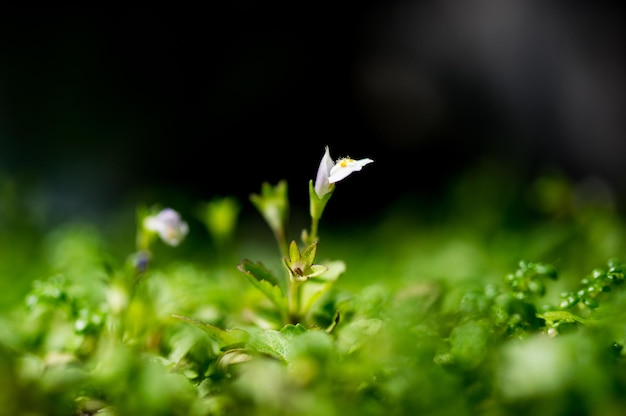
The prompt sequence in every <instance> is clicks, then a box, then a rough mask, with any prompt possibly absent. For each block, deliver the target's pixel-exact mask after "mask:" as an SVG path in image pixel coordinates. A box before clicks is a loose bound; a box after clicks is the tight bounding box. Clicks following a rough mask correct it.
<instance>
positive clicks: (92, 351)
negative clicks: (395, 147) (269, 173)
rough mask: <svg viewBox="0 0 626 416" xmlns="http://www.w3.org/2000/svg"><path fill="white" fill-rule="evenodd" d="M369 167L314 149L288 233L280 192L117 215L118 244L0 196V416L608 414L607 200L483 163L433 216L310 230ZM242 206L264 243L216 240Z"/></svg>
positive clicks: (615, 384) (618, 319)
mask: <svg viewBox="0 0 626 416" xmlns="http://www.w3.org/2000/svg"><path fill="white" fill-rule="evenodd" d="M371 163H374V165H373V166H375V162H374V161H373V160H371V159H369V158H365V159H360V160H354V159H351V158H342V159H338V160H333V159H332V158H331V156H330V150H329V149H328V148H326V149H325V152H324V155H323V157H322V160H321V162H320V165H319V169H318V172H317V175H316V176H315V179H314V180H311V181H310V182H309V184H308V194H309V201H310V206H309V210H308V212H307V216H308V224H306V226H305V227H304V229H303V230H301V231H299V232H296V233H295V234H293V233H291V232H290V230H291V228H290V227H288V224H289V220H290V219H291V217H290V214H291V212H290V204H289V195H288V194H289V192H288V191H289V188H288V182H287V181H286V180H283V181H279V182H278V183H274V184H272V183H268V182H264V183H261V184H260V192H258V193H251V195H250V199H249V201H238V200H236V199H235V198H232V197H229V196H226V197H219V198H215V199H213V200H210V201H206V202H201V203H199V204H196V205H194V209H190V208H189V207H185V209H184V210H183V209H175V208H172V207H170V206H169V205H168V204H166V202H167V201H165V202H163V204H164V205H150V206H145V205H141V206H139V207H136V212H130V213H129V212H125V213H123V215H126V216H131V217H133V218H132V221H127V222H125V224H128V223H131V224H133V226H134V227H135V229H134V233H133V234H132V236H133V240H134V241H132V242H129V241H124V242H119V241H110V240H109V239H111V238H112V237H111V235H112V234H110V233H107V232H106V231H107V230H103V229H100V228H98V227H96V226H94V225H93V224H89V223H85V222H76V223H72V222H71V223H68V224H61V225H59V226H58V227H55V228H52V229H50V230H46V231H45V233H44V235H40V231H38V230H37V229H36V228H34V227H32V226H31V225H32V224H30V223H29V221H28V215H27V213H28V210H27V209H24V207H23V206H21V205H20V202H19V200H18V198H16V197H15V185H14V184H13V183H12V182H11V181H10V179H3V182H2V188H0V192H1V195H2V197H3V198H2V205H1V208H2V209H1V210H0V225H3V229H4V231H3V233H2V235H0V250H1V252H0V282H1V283H2V286H1V287H0V289H2V292H3V294H2V295H1V296H2V299H3V304H4V306H3V309H2V314H1V315H0V403H2V407H1V408H0V414H6V415H93V414H98V415H134V414H144V415H380V414H385V415H405V414H411V415H413V414H426V415H476V414H482V415H504V414H507V415H509V414H541V415H621V414H622V412H623V409H624V408H626V399H625V397H626V371H625V370H626V367H625V361H624V360H625V358H624V355H625V352H624V350H623V345H624V342H626V339H625V337H626V322H625V321H624V316H626V315H625V313H626V294H625V293H624V288H623V280H624V272H625V270H626V264H625V260H626V251H625V249H626V228H625V224H624V222H623V218H622V216H621V215H620V213H619V210H618V208H617V207H616V203H615V200H613V199H611V198H610V195H606V194H602V195H598V194H596V193H592V194H590V193H589V186H587V185H586V184H575V183H571V182H569V181H568V180H567V179H565V178H563V177H561V176H559V175H558V174H545V175H542V176H540V177H539V178H537V179H536V180H534V181H533V182H532V183H526V182H523V181H517V180H516V178H513V177H511V176H507V175H506V174H501V173H500V174H498V175H494V170H493V169H492V168H491V166H490V165H489V164H487V165H484V166H482V165H481V166H479V167H477V168H476V169H475V170H474V171H470V172H467V173H466V174H464V175H462V176H461V177H459V178H458V180H457V181H456V182H454V183H451V184H450V188H449V192H447V193H446V194H445V195H444V196H443V201H442V202H441V203H440V204H437V205H436V206H428V205H427V204H424V203H423V201H422V202H421V201H413V200H411V201H407V200H401V201H398V203H397V204H392V206H390V207H389V210H388V211H387V212H386V213H385V214H384V215H382V216H381V217H380V218H378V219H377V220H376V221H372V222H370V223H368V224H367V226H363V227H354V226H350V227H349V228H345V229H344V228H341V227H336V228H335V229H325V228H323V227H321V226H320V223H321V220H322V218H323V215H322V214H323V213H324V212H325V211H326V210H327V209H331V208H332V205H333V204H332V202H331V201H332V196H333V195H334V193H335V192H341V189H340V188H341V187H343V186H349V181H350V180H359V179H362V178H356V177H355V178H354V179H353V178H351V179H350V180H346V179H347V177H348V176H350V175H351V174H353V173H356V172H359V171H360V170H362V169H365V170H367V169H369V168H368V167H367V166H369V165H370V164H371ZM496 169H497V167H496ZM498 172H501V171H500V170H498ZM355 176H356V175H355ZM344 180H346V181H345V183H344ZM594 189H596V188H594ZM374 192H378V191H373V193H374ZM477 195H478V198H477ZM368 197H376V196H375V195H369V196H368ZM333 202H334V201H333ZM244 203H249V204H250V206H252V207H254V209H255V210H256V211H257V214H259V215H258V216H257V219H258V220H259V222H261V223H263V221H264V222H265V223H266V225H267V226H268V227H269V228H264V230H265V231H267V232H266V233H263V232H260V231H259V228H253V230H254V232H253V233H252V235H247V234H246V233H243V234H242V233H240V232H239V231H238V230H239V227H241V226H242V224H241V223H240V212H241V209H242V205H243V204H244ZM361 203H362V202H361ZM244 231H250V230H249V229H247V230H244ZM194 232H195V233H196V234H195V237H194ZM292 234H293V235H292ZM121 235H126V236H128V233H126V234H123V233H122V234H121ZM192 237H194V238H195V240H193V241H195V242H197V241H198V240H210V242H211V246H210V247H211V255H207V253H205V252H204V253H200V254H198V252H197V251H194V250H192V249H190V248H189V247H191V245H192V244H191V243H193V241H192ZM266 237H269V238H266ZM34 242H38V243H36V244H35V243H34ZM186 245H187V246H186ZM203 247H205V248H206V246H203ZM128 248H130V249H128ZM127 249H128V250H127ZM125 250H127V251H125Z"/></svg>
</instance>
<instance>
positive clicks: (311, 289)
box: [301, 260, 346, 314]
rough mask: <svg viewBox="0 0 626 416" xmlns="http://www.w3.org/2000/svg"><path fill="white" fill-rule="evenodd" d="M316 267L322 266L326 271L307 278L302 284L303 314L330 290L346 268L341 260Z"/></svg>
mask: <svg viewBox="0 0 626 416" xmlns="http://www.w3.org/2000/svg"><path fill="white" fill-rule="evenodd" d="M318 267H324V268H325V269H326V272H325V273H323V274H321V275H318V276H316V277H314V278H312V279H309V280H308V281H307V282H306V283H305V284H303V285H302V293H301V296H302V311H303V312H304V313H305V314H306V313H307V312H308V311H309V309H310V308H311V307H312V306H313V304H314V303H315V302H316V301H317V300H318V299H319V298H320V297H321V296H322V295H324V294H325V293H327V292H328V291H329V290H330V288H331V287H332V286H333V284H334V283H335V281H336V280H337V279H338V278H339V276H340V275H341V274H342V273H343V272H345V270H346V264H345V263H344V262H343V261H341V260H336V261H333V262H329V263H327V264H325V265H324V266H318Z"/></svg>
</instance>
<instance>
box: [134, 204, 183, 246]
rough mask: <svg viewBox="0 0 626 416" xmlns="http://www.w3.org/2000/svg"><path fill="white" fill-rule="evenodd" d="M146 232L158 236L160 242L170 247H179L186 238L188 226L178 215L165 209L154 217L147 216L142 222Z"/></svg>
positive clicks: (169, 209)
mask: <svg viewBox="0 0 626 416" xmlns="http://www.w3.org/2000/svg"><path fill="white" fill-rule="evenodd" d="M143 226H144V228H145V229H146V230H149V231H153V232H156V233H158V234H159V237H161V240H163V242H164V243H166V244H168V245H170V246H177V245H179V244H180V243H181V242H182V241H183V240H184V238H185V236H187V233H188V232H189V226H188V225H187V223H186V222H185V221H183V220H182V218H181V217H180V214H179V213H178V212H176V211H175V210H173V209H171V208H165V209H163V210H161V212H159V213H158V214H156V215H149V216H147V217H146V218H144V220H143Z"/></svg>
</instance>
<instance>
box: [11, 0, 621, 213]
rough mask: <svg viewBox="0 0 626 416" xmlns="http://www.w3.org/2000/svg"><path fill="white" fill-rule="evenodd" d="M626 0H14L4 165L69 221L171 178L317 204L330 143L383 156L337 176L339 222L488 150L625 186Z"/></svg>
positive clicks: (434, 183)
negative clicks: (53, 2)
mask: <svg viewBox="0 0 626 416" xmlns="http://www.w3.org/2000/svg"><path fill="white" fill-rule="evenodd" d="M618 7H619V6H610V5H609V3H606V4H605V3H603V2H588V3H585V2H571V1H560V2H545V1H527V2H522V1H520V2H517V1H512V0H511V1H501V0H482V1H463V2H455V1H413V2H411V1H403V2H400V1H380V2H372V1H368V2H356V3H354V4H349V3H342V2H334V3H333V2H289V3H287V2H285V3H282V2H281V3H276V2H274V3H272V2H254V1H236V2H219V3H215V4H210V5H201V6H198V5H193V6H192V5H176V4H172V3H164V5H162V6H158V5H154V4H152V5H149V6H143V7H139V6H132V7H131V6H127V7H123V8H122V7H117V8H113V7H106V6H102V7H97V6H91V7H87V6H77V5H73V6H54V7H53V6H46V7H44V6H40V7H27V6H12V7H10V6H0V10H1V11H0V175H4V176H5V177H10V178H13V179H14V180H15V181H17V183H18V185H19V188H20V192H21V193H22V196H23V198H26V199H29V200H32V203H33V204H44V203H45V204H46V206H49V207H50V208H49V209H50V211H51V212H54V213H56V214H55V215H57V217H56V218H62V217H67V218H71V217H72V216H76V215H87V216H88V215H97V214H98V213H102V212H105V211H106V210H109V209H112V208H114V207H117V206H119V205H120V204H123V203H128V202H129V201H139V200H145V201H146V202H161V203H163V204H170V202H171V201H169V200H168V198H170V197H171V196H170V195H173V194H179V195H185V196H186V197H187V198H188V199H189V200H208V199H211V198H212V197H214V196H223V195H235V196H237V197H240V198H242V199H244V198H247V196H248V195H249V194H250V193H252V192H258V191H259V190H260V186H261V182H262V181H269V182H271V183H275V182H277V181H278V180H279V179H283V178H284V179H287V180H288V183H289V189H290V195H291V196H292V200H293V203H294V205H303V206H306V203H307V192H308V190H307V183H308V180H309V179H313V178H314V177H315V172H316V169H317V165H318V163H319V160H320V158H321V156H322V154H323V150H324V146H326V145H329V146H330V149H331V154H332V156H333V157H334V158H338V157H341V156H346V155H349V156H351V157H354V158H363V157H370V158H372V159H374V161H375V162H374V163H373V164H371V165H368V166H367V167H366V168H365V169H364V170H363V171H362V172H361V173H359V174H358V175H354V176H352V177H350V178H349V179H346V182H345V183H343V182H342V183H340V184H339V185H338V186H339V187H340V189H338V191H337V192H336V193H335V196H334V197H333V202H332V204H333V205H334V207H333V209H332V210H329V211H328V213H327V214H325V215H327V216H330V217H331V220H332V219H335V220H348V219H354V218H357V217H359V216H363V215H367V213H368V212H374V211H375V210H378V209H383V208H384V207H385V205H386V204H387V203H388V202H389V201H392V200H394V199H395V198H396V197H399V196H402V195H412V194H415V195H425V196H426V197H428V196H432V197H436V195H438V194H439V193H441V192H442V190H445V187H446V186H447V185H448V183H449V182H448V181H449V180H450V178H452V177H454V175H457V174H458V173H459V172H463V170H464V169H467V168H468V167H470V166H472V165H473V164H475V163H477V162H479V161H481V160H485V159H490V158H492V159H497V160H500V161H505V166H507V169H511V170H516V171H517V172H518V173H519V175H520V176H521V177H528V178H532V177H533V175H536V174H539V173H541V172H543V171H544V170H546V169H555V168H556V169H559V170H561V171H563V172H565V173H566V174H567V175H569V176H571V177H572V179H573V180H574V181H583V180H585V179H586V178H589V177H593V178H596V180H599V181H600V183H603V184H604V185H606V186H607V187H608V188H610V189H612V190H613V192H614V193H615V195H616V196H617V197H619V196H620V195H623V194H624V193H625V191H626V169H625V168H624V155H626V141H625V140H624V119H625V118H624V54H623V46H624V45H623V35H624V30H623V22H624V20H623V14H622V12H621V10H620V9H619V8H618ZM596 183H597V182H596ZM476 192H477V193H480V190H479V189H478V190H476ZM171 198H173V197H171ZM335 200H339V201H338V202H335ZM355 207H358V208H357V209H355Z"/></svg>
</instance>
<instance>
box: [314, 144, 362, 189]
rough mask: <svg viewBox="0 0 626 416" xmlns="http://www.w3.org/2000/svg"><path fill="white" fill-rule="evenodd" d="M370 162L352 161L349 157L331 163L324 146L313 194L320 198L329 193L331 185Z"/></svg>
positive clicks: (328, 153)
mask: <svg viewBox="0 0 626 416" xmlns="http://www.w3.org/2000/svg"><path fill="white" fill-rule="evenodd" d="M372 162H373V160H372V159H369V158H365V159H359V160H354V159H351V158H349V157H344V158H341V159H338V160H337V161H336V162H333V159H332V158H331V157H330V151H329V150H328V146H326V151H325V153H324V157H322V161H321V162H320V166H319V168H318V169H317V178H316V179H315V192H316V193H317V196H318V197H320V198H322V197H323V196H324V195H326V194H327V193H328V192H329V191H330V189H331V187H332V184H334V183H336V182H339V181H340V180H342V179H345V178H346V177H348V176H349V175H350V174H351V173H352V172H357V171H359V170H361V169H362V168H363V166H365V165H367V164H368V163H372Z"/></svg>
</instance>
